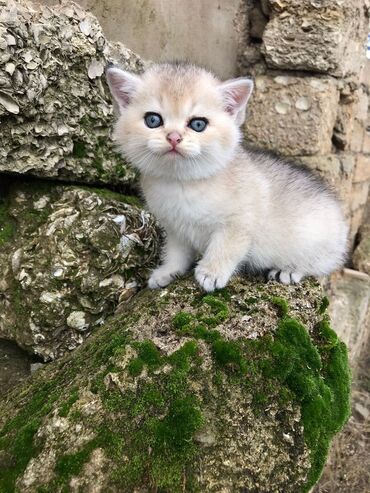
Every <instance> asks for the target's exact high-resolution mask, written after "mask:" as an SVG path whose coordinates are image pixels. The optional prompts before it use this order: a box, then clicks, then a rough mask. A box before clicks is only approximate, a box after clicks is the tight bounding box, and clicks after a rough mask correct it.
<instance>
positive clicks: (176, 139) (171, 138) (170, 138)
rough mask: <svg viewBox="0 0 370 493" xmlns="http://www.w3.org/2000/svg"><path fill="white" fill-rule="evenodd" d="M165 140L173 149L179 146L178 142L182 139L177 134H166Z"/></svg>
mask: <svg viewBox="0 0 370 493" xmlns="http://www.w3.org/2000/svg"><path fill="white" fill-rule="evenodd" d="M166 139H167V140H168V142H169V143H170V144H171V145H172V147H173V148H174V149H175V147H176V146H177V144H180V142H181V141H182V137H181V135H180V134H179V132H170V133H169V134H167V137H166Z"/></svg>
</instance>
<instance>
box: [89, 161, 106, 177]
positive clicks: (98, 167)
mask: <svg viewBox="0 0 370 493" xmlns="http://www.w3.org/2000/svg"><path fill="white" fill-rule="evenodd" d="M92 164H93V166H94V168H95V169H96V171H97V172H98V175H99V176H101V175H103V174H104V167H103V158H102V157H100V156H96V157H95V158H94V159H93V161H92Z"/></svg>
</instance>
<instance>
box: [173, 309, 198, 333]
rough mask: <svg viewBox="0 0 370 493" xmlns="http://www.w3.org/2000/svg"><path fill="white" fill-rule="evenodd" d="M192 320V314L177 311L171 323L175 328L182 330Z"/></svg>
mask: <svg viewBox="0 0 370 493" xmlns="http://www.w3.org/2000/svg"><path fill="white" fill-rule="evenodd" d="M193 320H194V316H193V315H192V314H191V313H187V312H178V313H176V315H175V316H174V317H173V319H172V324H173V326H174V327H175V329H176V330H179V331H181V330H184V329H185V328H186V327H187V326H189V324H190V323H191V322H192V321H193Z"/></svg>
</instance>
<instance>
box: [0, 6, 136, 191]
mask: <svg viewBox="0 0 370 493" xmlns="http://www.w3.org/2000/svg"><path fill="white" fill-rule="evenodd" d="M108 62H114V63H119V65H120V66H121V67H123V68H125V69H127V70H131V71H134V72H135V71H140V70H141V69H142V67H143V62H142V61H141V60H140V58H139V57H138V56H137V55H135V54H134V53H132V52H131V51H130V50H128V49H126V48H125V47H123V46H122V45H120V44H118V43H116V44H114V45H112V44H110V43H108V41H107V40H106V38H105V37H104V34H103V32H102V29H101V27H100V25H99V23H98V21H97V20H96V18H95V17H94V16H93V15H92V14H90V13H87V12H85V11H84V10H82V9H81V8H80V7H78V6H77V5H76V4H74V3H72V2H63V4H62V5H61V6H56V7H53V8H49V7H42V8H39V9H38V10H34V8H33V7H32V4H30V3H28V2H24V1H20V2H13V1H12V0H9V1H0V125H1V147H0V171H3V172H4V171H5V172H12V173H20V174H32V175H37V176H40V177H53V178H59V179H63V180H72V181H84V182H105V183H107V182H108V183H120V184H127V183H131V182H132V181H133V180H134V178H135V175H134V172H133V170H132V169H130V168H129V167H127V166H126V164H125V163H124V161H123V160H122V159H121V158H120V156H119V155H118V153H117V152H116V151H115V149H114V145H113V142H112V140H111V138H110V134H111V130H112V125H113V120H114V116H113V106H112V103H111V98H110V95H109V91H108V88H107V85H106V83H105V81H104V68H105V66H106V65H107V63H108Z"/></svg>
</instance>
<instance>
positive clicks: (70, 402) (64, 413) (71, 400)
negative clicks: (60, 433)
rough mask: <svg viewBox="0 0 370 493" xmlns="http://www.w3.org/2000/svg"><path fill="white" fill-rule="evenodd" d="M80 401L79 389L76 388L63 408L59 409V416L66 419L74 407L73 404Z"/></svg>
mask: <svg viewBox="0 0 370 493" xmlns="http://www.w3.org/2000/svg"><path fill="white" fill-rule="evenodd" d="M77 400H78V389H77V388H74V389H72V391H71V396H70V397H69V399H67V400H66V401H65V402H64V403H63V404H62V406H61V407H60V408H59V416H61V417H63V418H65V417H66V416H68V413H69V411H70V409H71V407H72V406H73V404H74V403H75V402H76V401H77Z"/></svg>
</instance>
